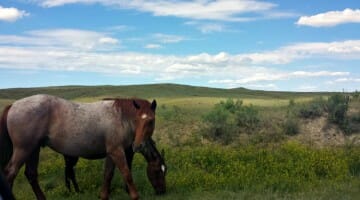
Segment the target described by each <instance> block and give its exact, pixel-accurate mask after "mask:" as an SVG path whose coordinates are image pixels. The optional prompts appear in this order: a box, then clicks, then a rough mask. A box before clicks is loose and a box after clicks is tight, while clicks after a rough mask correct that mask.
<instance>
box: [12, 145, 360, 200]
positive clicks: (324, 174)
mask: <svg viewBox="0 0 360 200" xmlns="http://www.w3.org/2000/svg"><path fill="white" fill-rule="evenodd" d="M165 150H166V158H165V159H166V164H167V166H168V175H167V186H168V190H167V195H166V196H165V197H163V198H164V199H173V198H176V199H181V198H187V197H189V195H190V196H191V194H193V195H195V194H196V193H200V194H203V193H204V192H205V193H206V192H207V195H210V196H211V194H213V195H216V194H217V193H220V194H221V193H224V192H226V191H229V192H234V193H239V192H240V193H244V194H264V193H271V194H278V195H282V196H284V195H285V196H289V197H291V196H297V195H299V194H309V193H310V194H311V193H312V192H314V191H321V190H322V189H324V188H325V189H327V188H333V190H335V191H336V190H344V188H345V187H347V186H345V185H349V184H350V185H351V184H352V186H351V187H356V184H359V183H360V182H359V181H358V180H359V178H360V173H359V172H360V148H359V147H356V146H347V147H344V148H323V149H314V148H310V147H307V146H303V145H301V144H298V143H294V142H288V143H284V144H283V145H280V146H274V147H263V148H259V147H258V146H252V145H249V146H241V147H223V146H220V145H205V146H198V147H183V148H180V147H177V148H171V147H166V148H165ZM41 160H42V161H41V165H40V167H39V169H40V175H39V179H40V181H41V186H42V188H43V189H45V193H46V195H47V197H48V198H49V199H85V198H90V199H97V196H98V193H99V191H100V186H101V182H102V162H101V161H86V160H80V163H79V165H78V166H77V176H78V180H79V185H80V188H81V190H82V193H80V194H72V193H69V192H68V191H67V189H66V188H65V184H63V179H62V178H63V174H62V172H63V160H62V157H61V156H60V155H59V154H56V153H52V152H49V151H46V153H45V155H44V154H43V155H42V159H41ZM145 168H146V162H145V161H144V159H143V158H142V157H141V156H139V155H136V156H135V160H134V166H133V175H134V179H135V183H136V185H137V188H138V189H139V192H140V195H141V197H143V199H154V198H155V196H154V194H153V189H152V188H151V186H150V184H149V182H148V180H147V178H146V174H145ZM122 186H123V184H122V179H121V177H120V176H119V173H117V175H116V177H115V178H114V181H113V185H112V187H113V192H112V197H113V198H115V199H116V198H119V197H121V198H127V194H126V193H125V192H124V190H123V189H122V188H123V187H122ZM14 192H15V194H16V196H17V197H18V199H29V198H31V197H33V194H32V191H31V189H30V187H29V186H28V184H27V183H26V179H25V178H24V176H23V175H20V176H19V178H18V179H17V181H16V183H15V188H14ZM353 192H354V193H357V194H359V193H360V191H357V192H356V190H355V191H353ZM321 195H324V194H321ZM195 196H196V195H195ZM160 199H161V198H160Z"/></svg>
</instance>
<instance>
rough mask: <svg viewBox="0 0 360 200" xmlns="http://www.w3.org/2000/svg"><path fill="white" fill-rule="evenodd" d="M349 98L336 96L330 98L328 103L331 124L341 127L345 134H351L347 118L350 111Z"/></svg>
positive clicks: (340, 95)
mask: <svg viewBox="0 0 360 200" xmlns="http://www.w3.org/2000/svg"><path fill="white" fill-rule="evenodd" d="M348 103H349V96H345V95H342V94H335V95H332V96H330V97H329V99H328V102H327V110H328V113H329V115H328V119H329V121H330V122H332V123H335V124H337V125H339V127H340V128H341V129H342V130H343V131H344V132H345V133H348V132H349V126H348V125H349V119H348V118H347V117H346V113H347V111H348V107H349V106H348Z"/></svg>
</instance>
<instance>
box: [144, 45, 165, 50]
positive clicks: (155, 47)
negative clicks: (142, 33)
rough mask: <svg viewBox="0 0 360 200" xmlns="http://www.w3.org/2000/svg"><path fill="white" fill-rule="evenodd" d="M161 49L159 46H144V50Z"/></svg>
mask: <svg viewBox="0 0 360 200" xmlns="http://www.w3.org/2000/svg"><path fill="white" fill-rule="evenodd" d="M161 47H162V46H161V45H160V44H147V45H145V46H144V48H145V49H160V48H161Z"/></svg>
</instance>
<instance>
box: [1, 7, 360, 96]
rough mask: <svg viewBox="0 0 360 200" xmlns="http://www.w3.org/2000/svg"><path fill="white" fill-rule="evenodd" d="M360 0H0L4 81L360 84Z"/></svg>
mask: <svg viewBox="0 0 360 200" xmlns="http://www.w3.org/2000/svg"><path fill="white" fill-rule="evenodd" d="M359 61H360V2H359V1H357V0H347V1H337V0H312V1H298V0H277V1H265V0H263V1H257V0H245V1H243V0H194V1H190V0H186V1H185V0H184V1H180V0H117V1H116V0H2V1H1V2H0V88H14V87H38V86H55V85H128V84H150V83H179V84H189V85H199V86H209V87H219V88H234V87H246V88H250V89H261V90H281V91H342V90H343V89H344V90H346V91H354V90H360V68H359V63H360V62H359Z"/></svg>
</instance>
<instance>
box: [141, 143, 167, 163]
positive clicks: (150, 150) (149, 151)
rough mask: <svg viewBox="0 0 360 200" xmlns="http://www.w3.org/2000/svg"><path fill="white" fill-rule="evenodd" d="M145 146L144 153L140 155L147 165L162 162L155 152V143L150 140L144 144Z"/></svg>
mask: <svg viewBox="0 0 360 200" xmlns="http://www.w3.org/2000/svg"><path fill="white" fill-rule="evenodd" d="M146 146H147V148H146V151H145V152H142V154H143V155H144V157H145V159H146V161H147V162H148V163H150V162H156V161H160V162H163V160H162V157H161V154H160V153H159V151H158V150H157V148H156V146H155V143H154V141H153V140H152V139H151V138H150V139H149V140H148V141H147V142H146Z"/></svg>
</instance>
